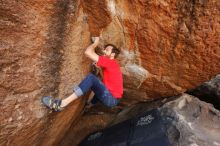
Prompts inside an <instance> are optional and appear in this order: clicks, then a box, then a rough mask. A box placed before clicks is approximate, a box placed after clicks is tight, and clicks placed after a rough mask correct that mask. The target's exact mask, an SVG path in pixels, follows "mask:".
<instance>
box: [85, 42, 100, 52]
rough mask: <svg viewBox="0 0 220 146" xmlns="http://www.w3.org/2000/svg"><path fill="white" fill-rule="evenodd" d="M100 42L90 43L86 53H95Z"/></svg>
mask: <svg viewBox="0 0 220 146" xmlns="http://www.w3.org/2000/svg"><path fill="white" fill-rule="evenodd" d="M97 45H98V44H95V43H93V44H91V45H89V46H88V47H87V48H86V51H85V54H88V53H95V48H96V47H97Z"/></svg>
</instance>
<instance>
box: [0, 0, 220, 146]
mask: <svg viewBox="0 0 220 146" xmlns="http://www.w3.org/2000/svg"><path fill="white" fill-rule="evenodd" d="M219 7H220V2H219V1H218V0H213V1H209V0H186V1H180V0H176V1H163V0H154V1H144V0H132V1H131V0H126V1H122V0H121V1H119V0H108V1H107V0H106V1H98V0H94V1H89V0H84V1H80V0H76V1H70V0H46V1H45V0H44V1H42V0H37V1H27V0H23V1H17V0H10V1H0V30H1V31H0V57H1V60H0V66H1V68H0V105H1V106H0V110H1V111H2V112H1V116H0V121H1V124H0V125H1V126H0V131H1V132H0V145H22V146H25V145H55V144H56V143H58V142H59V140H60V139H61V138H62V136H63V134H64V133H65V132H66V130H67V129H68V128H69V126H70V123H72V122H73V121H74V120H75V119H76V118H77V117H78V116H79V115H80V113H81V111H82V109H83V106H84V103H85V98H81V99H79V100H77V101H76V102H74V103H73V104H71V105H70V106H69V107H68V108H67V110H65V111H64V112H62V113H58V114H54V113H52V114H51V113H48V110H47V109H45V108H44V107H43V106H42V105H41V104H40V99H41V97H42V96H44V95H53V96H55V97H58V98H64V97H65V96H67V95H69V94H70V93H71V92H72V87H73V86H74V85H75V84H78V83H79V82H80V80H81V79H82V78H83V77H84V76H85V75H86V74H87V73H88V70H89V65H88V64H89V60H88V59H87V58H85V57H84V55H83V53H84V50H85V48H86V47H87V46H88V45H89V43H90V36H97V35H101V37H102V41H101V43H100V45H101V46H102V45H103V44H105V43H114V44H116V45H117V46H119V47H120V48H121V49H122V55H121V56H120V58H119V60H120V63H121V67H122V71H123V74H124V85H125V92H124V96H125V97H126V100H127V101H125V102H126V104H132V103H134V102H138V101H143V100H152V99H155V98H159V97H165V96H171V95H176V94H178V93H182V92H184V91H186V90H187V89H192V88H194V87H195V86H197V85H199V84H201V83H202V82H204V81H207V80H209V79H210V78H211V77H213V76H214V75H216V74H218V73H219V72H220V66H219V61H220V49H219V41H218V40H220V38H219V37H220V35H219V31H220V24H219V21H220V20H219V19H220V18H219V14H220V13H219V12H220V10H219Z"/></svg>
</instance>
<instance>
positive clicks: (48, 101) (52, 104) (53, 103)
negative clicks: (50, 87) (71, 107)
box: [41, 96, 63, 112]
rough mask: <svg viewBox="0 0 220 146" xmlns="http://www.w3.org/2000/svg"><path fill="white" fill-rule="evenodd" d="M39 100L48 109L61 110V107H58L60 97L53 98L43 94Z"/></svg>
mask: <svg viewBox="0 0 220 146" xmlns="http://www.w3.org/2000/svg"><path fill="white" fill-rule="evenodd" d="M41 101H42V103H43V104H44V105H45V106H46V107H48V108H49V109H51V110H53V111H56V112H58V111H61V110H63V108H62V107H60V105H61V100H60V99H55V98H53V97H50V96H44V97H42V99H41Z"/></svg>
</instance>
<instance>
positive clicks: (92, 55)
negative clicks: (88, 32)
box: [85, 37, 99, 62]
mask: <svg viewBox="0 0 220 146" xmlns="http://www.w3.org/2000/svg"><path fill="white" fill-rule="evenodd" d="M94 39H95V40H94V43H93V44H91V45H89V46H88V47H87V48H86V51H85V55H86V56H87V57H88V58H90V59H91V60H92V61H95V62H98V59H99V56H98V55H97V54H96V53H95V48H96V47H97V46H98V44H99V37H94Z"/></svg>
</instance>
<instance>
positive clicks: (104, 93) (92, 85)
mask: <svg viewBox="0 0 220 146" xmlns="http://www.w3.org/2000/svg"><path fill="white" fill-rule="evenodd" d="M90 89H91V90H92V91H93V92H94V93H95V95H94V97H93V99H92V101H91V102H92V103H93V104H95V103H97V101H100V102H102V103H103V104H104V105H106V106H108V107H113V106H116V105H117V104H118V103H119V100H117V99H116V98H115V97H114V96H113V95H112V94H111V93H110V92H109V90H108V89H107V88H106V87H105V85H104V84H103V83H102V82H101V81H100V80H99V79H98V78H97V77H96V76H95V75H93V74H91V73H90V74H88V76H87V77H86V78H85V79H84V80H82V82H81V83H80V84H79V85H78V86H76V87H75V88H74V92H75V94H76V95H77V96H78V97H80V96H82V95H84V94H85V93H86V92H87V91H89V90H90Z"/></svg>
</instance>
